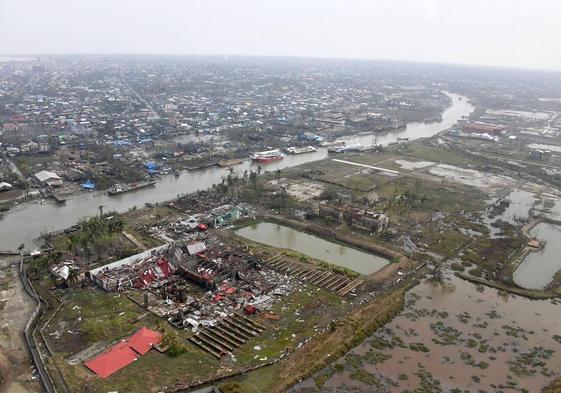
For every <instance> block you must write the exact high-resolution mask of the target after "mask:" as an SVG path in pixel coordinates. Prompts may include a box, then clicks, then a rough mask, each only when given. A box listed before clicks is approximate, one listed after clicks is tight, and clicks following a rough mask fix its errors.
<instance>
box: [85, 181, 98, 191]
mask: <svg viewBox="0 0 561 393" xmlns="http://www.w3.org/2000/svg"><path fill="white" fill-rule="evenodd" d="M82 188H83V189H85V190H95V183H94V182H93V181H91V180H88V181H86V182H85V183H84V184H82Z"/></svg>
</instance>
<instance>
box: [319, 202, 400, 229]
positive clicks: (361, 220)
mask: <svg viewBox="0 0 561 393" xmlns="http://www.w3.org/2000/svg"><path fill="white" fill-rule="evenodd" d="M319 216H320V217H325V218H332V219H335V220H337V221H340V222H344V223H346V224H347V225H349V226H353V227H356V228H359V229H363V230H367V231H374V232H382V231H383V230H385V229H386V228H387V227H388V226H389V224H390V219H389V217H388V216H386V215H385V214H383V213H374V212H371V211H368V210H364V209H360V208H356V207H353V206H349V205H345V204H342V203H341V204H335V203H328V202H323V203H320V205H319Z"/></svg>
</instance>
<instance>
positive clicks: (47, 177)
mask: <svg viewBox="0 0 561 393" xmlns="http://www.w3.org/2000/svg"><path fill="white" fill-rule="evenodd" d="M34 176H35V178H36V179H37V180H39V182H40V183H41V184H43V185H47V186H51V187H58V186H61V185H62V180H61V178H60V177H59V176H58V175H57V174H56V173H54V172H49V171H41V172H37V173H36V174H35V175H34Z"/></svg>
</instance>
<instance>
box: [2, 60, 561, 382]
mask: <svg viewBox="0 0 561 393" xmlns="http://www.w3.org/2000/svg"><path fill="white" fill-rule="evenodd" d="M560 225H561V74H558V73H547V72H538V71H521V70H509V69H499V68H496V69H493V68H479V67H468V66H451V65H449V66H445V65H430V64H415V63H399V62H389V61H388V62H385V61H360V60H320V59H296V58H267V57H259V58H250V57H220V56H216V57H188V56H182V57H179V56H178V57H175V56H132V55H131V56H124V55H123V56H117V55H115V56H101V55H99V56H97V55H95V56H94V55H88V56H85V55H84V56H78V55H73V56H70V55H68V56H62V55H60V56H39V57H29V58H9V57H7V58H0V233H1V234H2V235H1V236H0V254H1V255H0V310H1V311H2V315H3V321H2V329H1V330H0V337H1V338H2V339H1V340H0V391H2V392H3V391H6V392H40V391H47V392H49V393H50V392H61V393H77V392H84V393H85V392H87V393H94V392H95V393H97V392H99V393H102V392H103V393H106V392H120V393H123V392H134V393H139V392H154V393H157V392H199V393H205V392H206V393H208V392H222V393H266V392H271V393H272V392H290V393H320V392H321V393H335V392H357V393H358V392H380V393H382V392H411V393H412V392H416V393H423V392H427V393H428V392H455V393H460V392H489V393H490V392H504V393H506V392H521V393H522V392H527V393H530V392H544V393H553V392H559V391H561V319H560V318H559V315H561V314H560V311H561V299H560V296H561V259H560V258H559V255H560V252H561V227H560Z"/></svg>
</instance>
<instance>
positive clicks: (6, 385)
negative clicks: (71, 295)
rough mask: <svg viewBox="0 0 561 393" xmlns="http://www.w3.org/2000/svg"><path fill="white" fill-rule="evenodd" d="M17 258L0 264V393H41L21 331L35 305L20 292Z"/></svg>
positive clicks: (21, 288)
mask: <svg viewBox="0 0 561 393" xmlns="http://www.w3.org/2000/svg"><path fill="white" fill-rule="evenodd" d="M18 260H19V258H4V259H1V260H0V314H1V315H2V318H1V322H0V381H1V382H2V383H1V384H0V392H5V393H28V392H29V393H35V392H40V391H42V389H41V386H39V383H38V380H37V379H36V377H33V375H32V366H31V360H30V356H29V353H28V352H27V348H26V346H25V342H24V339H23V329H24V327H25V324H26V323H27V320H28V319H29V317H30V316H31V314H32V313H33V310H34V308H35V303H34V302H33V300H32V299H31V298H30V297H29V296H28V295H27V293H26V292H25V291H24V290H23V287H22V285H21V281H20V280H19V277H18V265H17V264H15V265H14V263H17V261H18Z"/></svg>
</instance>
